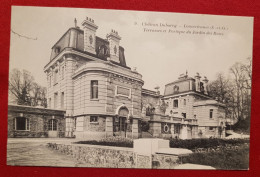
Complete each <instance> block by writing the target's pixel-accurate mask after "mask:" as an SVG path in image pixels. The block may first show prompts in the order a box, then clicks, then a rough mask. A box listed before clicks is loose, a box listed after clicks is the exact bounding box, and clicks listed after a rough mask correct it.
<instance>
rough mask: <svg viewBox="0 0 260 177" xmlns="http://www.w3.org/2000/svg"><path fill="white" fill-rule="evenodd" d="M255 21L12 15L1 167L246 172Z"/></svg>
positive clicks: (79, 11) (80, 13) (74, 12)
mask: <svg viewBox="0 0 260 177" xmlns="http://www.w3.org/2000/svg"><path fill="white" fill-rule="evenodd" d="M253 22H254V18H253V17H246V16H221V15H205V14H203V15H202V14H189V13H168V12H149V11H129V10H106V9H86V8H61V7H32V6H12V9H11V31H10V36H11V40H10V59H9V86H8V142H7V165H9V166H40V167H41V166H48V167H89V168H133V169H136V168H139V169H172V170H178V169H203V170H249V169H250V167H249V146H250V117H251V85H252V60H253V59H252V56H253V55H252V50H253Z"/></svg>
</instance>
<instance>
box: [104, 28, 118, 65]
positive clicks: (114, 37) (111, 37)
mask: <svg viewBox="0 0 260 177" xmlns="http://www.w3.org/2000/svg"><path fill="white" fill-rule="evenodd" d="M107 39H108V42H109V48H110V60H112V61H115V62H117V63H120V61H119V42H120V40H121V37H120V36H119V35H118V32H117V31H115V30H111V32H110V33H109V34H107Z"/></svg>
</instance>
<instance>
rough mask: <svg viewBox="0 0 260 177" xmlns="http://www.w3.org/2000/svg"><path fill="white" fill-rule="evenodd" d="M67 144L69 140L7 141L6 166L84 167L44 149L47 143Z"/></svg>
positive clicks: (66, 157)
mask: <svg viewBox="0 0 260 177" xmlns="http://www.w3.org/2000/svg"><path fill="white" fill-rule="evenodd" d="M64 141H66V143H69V142H71V141H73V140H69V139H67V140H66V139H65V140H64V139H63V140H60V139H27V138H26V139H9V140H8V145H7V165H13V166H55V167H84V164H79V163H78V162H77V161H76V160H75V159H73V158H72V157H70V156H66V155H64V154H60V153H57V152H55V151H52V150H51V149H49V148H47V147H46V144H47V142H64Z"/></svg>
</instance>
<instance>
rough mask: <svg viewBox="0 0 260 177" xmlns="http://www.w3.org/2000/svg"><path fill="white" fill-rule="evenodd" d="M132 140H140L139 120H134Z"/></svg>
mask: <svg viewBox="0 0 260 177" xmlns="http://www.w3.org/2000/svg"><path fill="white" fill-rule="evenodd" d="M132 138H133V139H137V138H138V119H136V118H133V124H132Z"/></svg>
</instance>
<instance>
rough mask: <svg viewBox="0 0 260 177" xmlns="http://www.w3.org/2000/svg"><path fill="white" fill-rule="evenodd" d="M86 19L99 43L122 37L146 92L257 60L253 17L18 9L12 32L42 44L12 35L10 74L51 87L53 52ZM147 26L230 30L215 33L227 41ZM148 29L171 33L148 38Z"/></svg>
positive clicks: (41, 8) (121, 43)
mask: <svg viewBox="0 0 260 177" xmlns="http://www.w3.org/2000/svg"><path fill="white" fill-rule="evenodd" d="M87 16H88V17H90V18H92V19H94V20H95V23H96V25H98V30H97V33H96V34H97V36H99V37H102V38H105V36H106V34H107V33H109V32H110V31H111V29H114V30H116V31H118V33H119V35H120V36H121V37H122V40H121V41H120V45H121V46H123V47H124V49H125V57H126V63H127V65H128V66H129V67H137V71H138V72H139V73H141V74H142V75H143V80H144V82H145V84H144V88H147V89H153V88H154V87H155V86H156V85H159V86H160V87H161V89H160V90H161V91H163V89H164V85H165V84H167V83H169V82H172V81H174V80H176V79H177V78H178V77H179V75H180V74H182V73H185V72H186V70H187V71H188V74H189V76H192V77H193V76H194V75H195V74H196V72H199V73H200V75H202V76H207V77H208V79H209V80H212V79H214V78H215V76H216V74H217V73H218V72H224V73H228V70H229V67H230V66H232V65H233V64H234V63H235V62H241V61H245V60H246V58H248V57H251V56H252V38H253V37H252V35H253V18H250V17H232V16H214V15H195V14H181V13H160V12H142V11H119V10H100V9H98V10H97V9H80V8H47V7H18V6H15V7H13V8H12V18H11V29H12V30H13V31H15V32H16V33H19V34H20V35H24V36H27V37H30V38H37V40H32V39H26V38H23V37H19V36H18V35H15V34H13V33H11V47H10V69H12V68H20V69H26V70H28V71H30V72H31V73H32V74H33V76H34V77H35V80H36V82H38V83H40V84H41V85H43V86H46V85H47V84H46V75H45V73H44V72H43V68H44V66H45V65H46V64H47V63H48V62H49V60H50V54H51V47H52V46H53V45H54V44H55V42H56V41H57V40H58V39H59V38H60V37H61V36H62V35H63V34H64V33H65V32H66V31H67V30H68V28H70V27H73V26H74V18H77V21H78V26H79V27H80V28H81V29H82V26H81V22H82V21H83V20H84V19H85V18H86V17H87ZM142 23H143V24H144V23H146V24H148V23H150V24H159V23H163V24H168V25H177V28H176V29H177V30H186V31H187V28H185V29H184V25H192V26H194V25H195V26H196V25H200V26H214V28H216V27H225V29H226V30H219V29H214V30H210V31H211V32H214V31H216V32H219V33H223V34H224V35H203V34H201V35H199V34H186V33H185V34H178V33H168V30H169V29H171V30H176V29H174V28H166V27H148V26H143V25H142ZM144 28H147V29H155V30H167V32H165V33H163V32H144ZM195 30H197V31H200V29H195ZM202 31H205V30H202ZM206 31H207V30H206ZM191 32H193V29H191Z"/></svg>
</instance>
